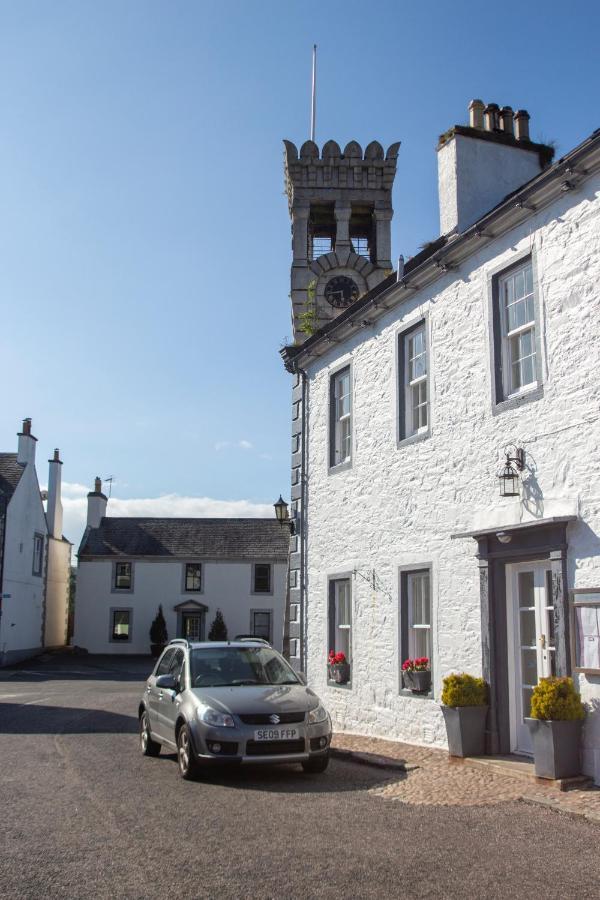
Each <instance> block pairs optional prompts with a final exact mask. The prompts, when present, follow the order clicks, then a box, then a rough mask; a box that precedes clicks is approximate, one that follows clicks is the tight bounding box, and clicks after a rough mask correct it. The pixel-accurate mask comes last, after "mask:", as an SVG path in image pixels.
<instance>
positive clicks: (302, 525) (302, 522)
mask: <svg viewBox="0 0 600 900" xmlns="http://www.w3.org/2000/svg"><path fill="white" fill-rule="evenodd" d="M294 370H295V371H296V372H297V373H298V374H299V375H300V378H301V379H302V414H301V428H302V432H301V434H302V438H301V445H300V447H301V449H300V516H299V522H298V527H297V529H296V533H297V534H298V535H299V538H300V670H301V671H302V672H305V671H306V575H305V570H306V512H305V510H306V481H307V478H306V474H307V473H306V420H307V416H306V394H307V389H306V382H307V378H306V370H305V369H301V368H300V366H299V365H297V364H295V365H294Z"/></svg>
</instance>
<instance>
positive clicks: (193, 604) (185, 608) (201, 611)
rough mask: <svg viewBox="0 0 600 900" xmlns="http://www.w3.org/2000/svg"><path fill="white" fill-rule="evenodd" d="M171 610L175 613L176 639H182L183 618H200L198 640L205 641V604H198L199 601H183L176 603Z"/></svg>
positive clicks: (206, 608)
mask: <svg viewBox="0 0 600 900" xmlns="http://www.w3.org/2000/svg"><path fill="white" fill-rule="evenodd" d="M173 609H174V610H175V612H176V613H177V631H176V635H177V637H179V638H181V637H183V636H184V635H183V622H184V616H186V615H188V616H201V623H200V629H201V630H200V640H201V641H203V640H205V636H206V613H207V612H208V606H206V604H205V603H200V601H199V600H184V601H183V603H177V604H176V605H175V606H174V607H173Z"/></svg>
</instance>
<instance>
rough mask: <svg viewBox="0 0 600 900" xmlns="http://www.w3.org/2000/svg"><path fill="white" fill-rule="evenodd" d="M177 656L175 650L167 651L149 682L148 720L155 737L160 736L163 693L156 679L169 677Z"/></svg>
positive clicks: (147, 688) (147, 692)
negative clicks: (160, 709) (160, 708)
mask: <svg viewBox="0 0 600 900" xmlns="http://www.w3.org/2000/svg"><path fill="white" fill-rule="evenodd" d="M174 655H175V650H174V649H173V648H169V649H167V650H165V652H164V653H163V655H162V656H161V658H160V660H159V662H158V665H157V667H156V669H155V670H154V672H153V674H152V675H151V676H150V678H149V679H148V681H147V684H146V697H147V699H148V718H149V720H150V731H151V732H152V734H154V735H159V734H160V722H159V702H160V695H161V694H162V691H161V690H160V688H157V687H156V679H157V678H158V676H159V675H168V674H169V667H170V665H171V662H172V660H173V656H174Z"/></svg>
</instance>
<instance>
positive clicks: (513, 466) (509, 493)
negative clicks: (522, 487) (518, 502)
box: [498, 444, 525, 497]
mask: <svg viewBox="0 0 600 900" xmlns="http://www.w3.org/2000/svg"><path fill="white" fill-rule="evenodd" d="M511 450H512V451H513V454H512V455H511ZM504 454H505V456H506V462H505V464H504V468H503V469H502V471H501V472H500V474H499V475H498V479H499V481H500V496H501V497H518V496H519V495H520V492H519V472H522V471H523V469H524V468H525V451H524V450H523V448H522V447H515V446H514V444H511V445H510V446H508V447H506V448H505V450H504Z"/></svg>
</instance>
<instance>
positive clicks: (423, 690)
mask: <svg viewBox="0 0 600 900" xmlns="http://www.w3.org/2000/svg"><path fill="white" fill-rule="evenodd" d="M402 678H403V679H404V687H405V688H408V690H409V691H412V692H413V693H414V694H427V693H428V692H429V689H430V687H431V672H410V671H408V672H403V673H402Z"/></svg>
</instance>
